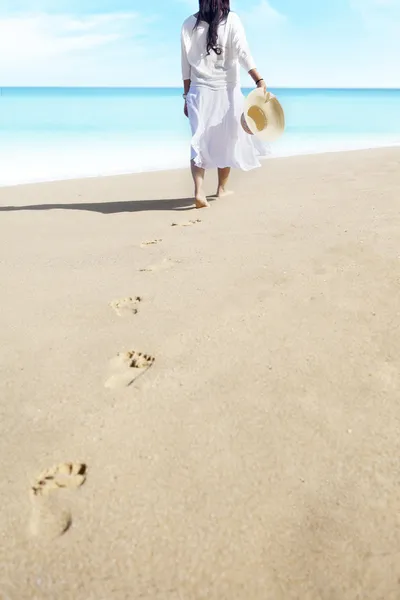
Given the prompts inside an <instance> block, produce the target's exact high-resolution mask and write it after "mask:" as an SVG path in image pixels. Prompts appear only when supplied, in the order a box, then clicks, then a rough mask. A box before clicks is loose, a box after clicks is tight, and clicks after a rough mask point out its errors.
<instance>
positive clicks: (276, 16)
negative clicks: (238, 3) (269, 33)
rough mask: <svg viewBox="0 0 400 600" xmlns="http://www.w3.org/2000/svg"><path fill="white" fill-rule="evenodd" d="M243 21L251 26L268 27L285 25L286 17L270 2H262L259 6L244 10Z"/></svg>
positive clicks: (262, 0)
mask: <svg viewBox="0 0 400 600" xmlns="http://www.w3.org/2000/svg"><path fill="white" fill-rule="evenodd" d="M243 19H244V20H245V22H246V23H247V24H248V25H249V26H254V27H255V26H258V27H268V26H270V25H277V24H278V23H284V22H285V21H286V16H285V15H284V14H282V13H280V12H279V11H278V10H276V9H275V8H274V7H273V6H271V4H270V3H269V2H268V0H261V2H259V4H257V5H256V6H254V7H253V8H251V9H250V10H249V9H248V8H246V9H244V10H243Z"/></svg>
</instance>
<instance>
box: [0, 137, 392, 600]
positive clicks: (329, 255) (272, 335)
mask: <svg viewBox="0 0 400 600" xmlns="http://www.w3.org/2000/svg"><path fill="white" fill-rule="evenodd" d="M399 167H400V149H399V148H387V149H375V150H365V151H357V152H342V153H336V154H333V153H332V154H320V155H312V156H297V157H289V158H276V159H274V160H268V161H265V162H264V163H263V166H262V168H261V169H259V170H257V171H255V172H251V173H247V174H245V173H235V174H234V177H233V181H232V187H233V188H234V189H235V195H234V196H231V197H227V198H225V199H221V200H218V201H212V202H211V208H210V209H206V210H202V211H195V210H193V208H192V207H193V200H192V198H191V194H192V184H191V180H190V174H189V172H188V170H185V171H180V170H174V171H169V172H157V173H137V174H133V175H123V176H117V177H98V178H92V179H83V180H70V181H57V182H52V183H42V184H31V185H21V186H15V187H3V188H0V248H1V283H2V285H1V289H2V294H1V296H2V310H1V312H0V331H1V333H2V344H1V347H0V370H1V377H0V430H1V435H0V455H1V456H2V461H1V479H2V485H1V486H0V502H1V507H2V510H1V511H0V531H1V544H0V598H1V599H2V600H3V598H4V599H7V600H8V599H10V600H14V599H15V600H25V599H26V600H33V599H38V600H42V599H45V600H47V599H48V600H54V599H55V598H57V599H58V600H64V599H65V600H67V599H68V600H69V599H71V600H92V599H93V600H100V599H104V600H106V599H111V598H112V599H116V600H120V599H121V600H122V599H128V600H130V599H135V600H136V599H139V598H140V599H145V600H158V599H160V600H202V599H207V600H214V599H215V600H225V599H226V600H234V599H235V600H236V599H238V600H241V599H247V598H248V599H251V600H288V599H296V600H319V599H323V600H325V599H326V600H328V599H329V600H356V599H358V598H362V600H379V599H383V598H384V599H385V600H398V598H399V597H400V583H399V581H400V580H399V577H400V554H399V551H398V549H399V543H400V528H399V512H400V492H399V483H398V456H399V452H400V435H399V427H400V407H399V402H398V400H399V385H400V375H399V373H400V337H399V331H400V330H399V326H400V303H399V283H400V215H399V208H398V200H399V190H400V170H399ZM214 188H215V176H214V175H212V174H210V176H209V177H208V178H207V192H208V193H210V194H211V193H212V192H214V191H215V189H214ZM127 299H128V300H127ZM127 352H131V354H123V355H122V357H121V356H119V358H116V357H117V356H118V355H119V353H127ZM134 353H137V354H134ZM139 353H141V355H140V356H139ZM144 355H145V356H144ZM149 357H150V358H149ZM153 358H154V359H155V360H154V363H153V361H152V359H153ZM128 384H129V385H128ZM68 462H70V463H73V464H74V465H75V464H76V465H83V464H84V465H85V468H86V474H87V476H86V480H84V479H83V478H82V479H80V480H78V479H76V477H75V479H74V480H72V479H71V478H72V474H70V473H69V472H68V474H67V475H65V474H64V475H63V477H64V479H63V481H65V482H66V486H67V488H63V487H60V489H53V490H52V491H51V493H49V495H48V496H47V495H46V493H45V490H44V489H43V490H42V488H45V487H46V486H48V485H52V482H54V481H55V480H57V477H58V472H57V473H56V475H54V473H55V472H56V471H54V470H53V471H50V473H53V475H46V476H45V477H44V478H43V477H41V476H40V474H41V473H42V472H43V471H46V469H52V467H53V466H56V467H57V465H63V464H64V463H68ZM46 478H47V479H46ZM43 481H44V483H42V482H43ZM70 482H71V484H70ZM35 485H37V486H39V488H40V490H39V493H38V494H33V495H32V493H31V494H30V493H29V491H30V488H31V486H35ZM58 487H59V486H58ZM57 528H59V529H68V530H66V531H65V533H64V534H63V535H59V533H61V532H60V531H57Z"/></svg>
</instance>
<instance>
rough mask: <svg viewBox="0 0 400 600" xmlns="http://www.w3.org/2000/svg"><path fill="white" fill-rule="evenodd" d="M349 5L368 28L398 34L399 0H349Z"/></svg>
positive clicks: (399, 28) (399, 18)
mask: <svg viewBox="0 0 400 600" xmlns="http://www.w3.org/2000/svg"><path fill="white" fill-rule="evenodd" d="M350 6H351V7H352V8H353V10H355V11H356V12H358V13H359V14H360V15H361V18H362V19H363V22H364V25H365V26H366V27H367V28H368V29H371V30H381V31H383V32H385V33H387V34H389V35H391V34H392V33H394V32H397V33H398V34H399V35H400V0H350Z"/></svg>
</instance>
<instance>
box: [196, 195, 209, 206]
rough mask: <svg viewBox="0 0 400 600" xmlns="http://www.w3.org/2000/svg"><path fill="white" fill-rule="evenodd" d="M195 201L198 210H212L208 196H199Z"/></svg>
mask: <svg viewBox="0 0 400 600" xmlns="http://www.w3.org/2000/svg"><path fill="white" fill-rule="evenodd" d="M195 201H196V208H210V205H209V203H208V201H207V198H206V196H197V198H195Z"/></svg>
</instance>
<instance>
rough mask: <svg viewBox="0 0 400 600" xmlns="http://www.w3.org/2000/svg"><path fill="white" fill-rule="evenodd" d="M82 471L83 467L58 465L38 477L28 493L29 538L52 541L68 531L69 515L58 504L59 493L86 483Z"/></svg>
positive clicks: (85, 469)
mask: <svg viewBox="0 0 400 600" xmlns="http://www.w3.org/2000/svg"><path fill="white" fill-rule="evenodd" d="M86 471H87V467H86V465H85V464H83V463H62V464H60V465H56V466H54V467H52V468H50V469H47V470H46V471H44V472H43V473H41V474H40V475H39V477H38V478H37V480H36V482H35V484H34V485H33V486H32V487H31V490H30V497H31V502H32V517H31V521H30V532H31V534H32V535H35V536H37V537H40V538H47V539H53V538H56V537H58V536H60V535H62V534H63V533H65V532H66V531H67V530H68V529H69V528H70V526H71V523H72V515H71V513H70V511H69V510H68V509H67V508H65V507H64V506H63V505H62V503H61V502H60V501H61V496H62V492H63V490H64V491H68V490H69V491H71V490H76V489H78V488H80V487H81V485H83V483H84V482H85V480H86Z"/></svg>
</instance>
